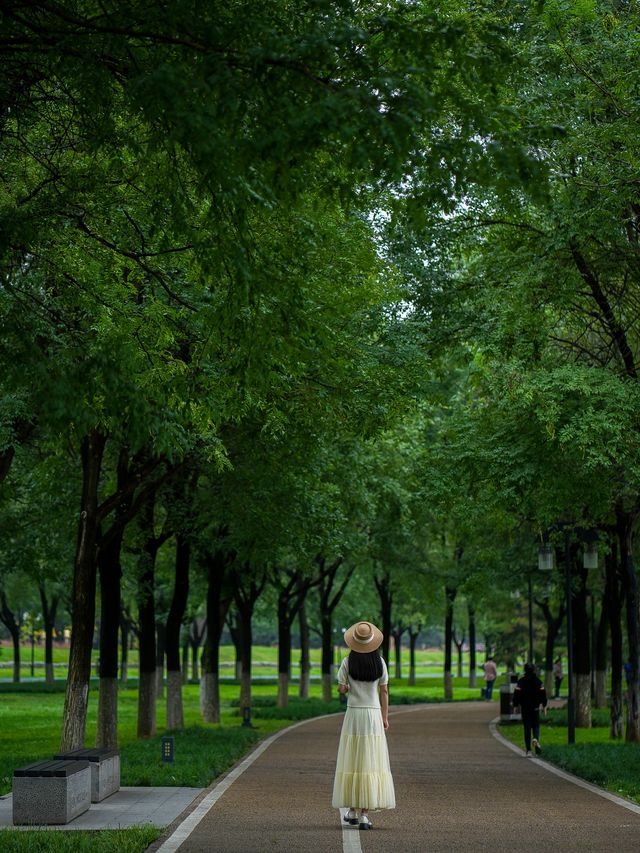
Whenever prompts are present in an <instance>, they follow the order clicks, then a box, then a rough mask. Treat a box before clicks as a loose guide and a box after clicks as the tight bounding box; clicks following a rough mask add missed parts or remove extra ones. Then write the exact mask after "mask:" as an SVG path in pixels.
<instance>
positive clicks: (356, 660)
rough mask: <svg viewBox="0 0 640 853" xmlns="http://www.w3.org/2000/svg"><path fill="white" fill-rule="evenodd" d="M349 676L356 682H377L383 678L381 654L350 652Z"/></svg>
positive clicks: (377, 652)
mask: <svg viewBox="0 0 640 853" xmlns="http://www.w3.org/2000/svg"><path fill="white" fill-rule="evenodd" d="M348 666H349V675H350V677H351V678H354V679H355V680H356V681H377V680H378V679H379V678H381V677H382V658H381V657H380V652H379V651H377V650H376V651H375V652H349V664H348Z"/></svg>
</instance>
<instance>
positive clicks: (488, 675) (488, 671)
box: [482, 657, 498, 702]
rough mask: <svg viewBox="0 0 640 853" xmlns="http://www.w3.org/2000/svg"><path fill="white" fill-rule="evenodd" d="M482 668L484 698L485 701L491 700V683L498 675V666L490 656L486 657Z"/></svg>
mask: <svg viewBox="0 0 640 853" xmlns="http://www.w3.org/2000/svg"><path fill="white" fill-rule="evenodd" d="M482 668H483V669H484V681H485V688H484V698H485V699H486V700H487V702H490V701H491V694H492V693H493V683H494V681H495V680H496V678H497V677H498V668H497V667H496V662H495V661H494V659H493V658H492V657H488V658H487V660H486V661H485V663H484V664H483V666H482Z"/></svg>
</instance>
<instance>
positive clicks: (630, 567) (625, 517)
mask: <svg viewBox="0 0 640 853" xmlns="http://www.w3.org/2000/svg"><path fill="white" fill-rule="evenodd" d="M616 522H617V528H618V542H619V546H620V568H621V571H622V578H623V584H624V592H625V599H626V601H625V603H626V616H627V642H628V646H629V663H630V664H631V678H630V680H629V687H628V690H627V728H626V734H625V739H626V740H627V741H629V742H632V743H636V742H637V741H639V740H640V691H639V684H638V642H639V640H640V635H639V633H638V578H637V576H636V569H635V565H634V562H633V517H632V516H631V514H630V513H628V512H625V511H624V510H623V509H622V508H621V507H617V509H616Z"/></svg>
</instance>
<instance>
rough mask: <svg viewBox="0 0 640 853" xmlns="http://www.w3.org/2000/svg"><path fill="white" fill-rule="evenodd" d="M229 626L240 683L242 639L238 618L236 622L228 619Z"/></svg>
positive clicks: (237, 677)
mask: <svg viewBox="0 0 640 853" xmlns="http://www.w3.org/2000/svg"><path fill="white" fill-rule="evenodd" d="M236 617H237V614H236ZM227 626H228V628H229V634H230V635H231V642H232V643H233V650H234V652H235V658H236V659H235V663H234V674H235V679H236V681H238V682H239V681H240V679H241V678H242V637H241V636H240V627H239V622H238V619H237V618H236V620H235V621H234V620H233V619H227Z"/></svg>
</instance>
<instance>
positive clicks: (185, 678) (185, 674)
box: [181, 631, 190, 684]
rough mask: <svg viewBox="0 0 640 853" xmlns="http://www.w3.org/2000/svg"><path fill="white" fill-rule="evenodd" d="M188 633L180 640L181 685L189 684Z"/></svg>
mask: <svg viewBox="0 0 640 853" xmlns="http://www.w3.org/2000/svg"><path fill="white" fill-rule="evenodd" d="M189 645H190V643H189V632H188V631H186V632H185V635H184V638H183V640H182V667H181V669H182V683H183V684H188V683H189Z"/></svg>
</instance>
